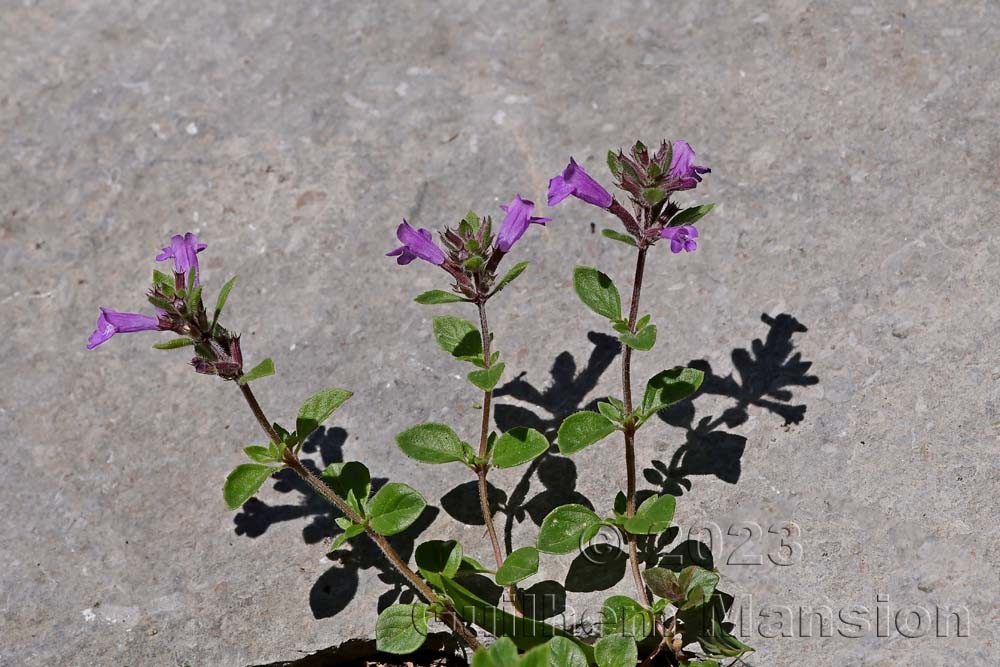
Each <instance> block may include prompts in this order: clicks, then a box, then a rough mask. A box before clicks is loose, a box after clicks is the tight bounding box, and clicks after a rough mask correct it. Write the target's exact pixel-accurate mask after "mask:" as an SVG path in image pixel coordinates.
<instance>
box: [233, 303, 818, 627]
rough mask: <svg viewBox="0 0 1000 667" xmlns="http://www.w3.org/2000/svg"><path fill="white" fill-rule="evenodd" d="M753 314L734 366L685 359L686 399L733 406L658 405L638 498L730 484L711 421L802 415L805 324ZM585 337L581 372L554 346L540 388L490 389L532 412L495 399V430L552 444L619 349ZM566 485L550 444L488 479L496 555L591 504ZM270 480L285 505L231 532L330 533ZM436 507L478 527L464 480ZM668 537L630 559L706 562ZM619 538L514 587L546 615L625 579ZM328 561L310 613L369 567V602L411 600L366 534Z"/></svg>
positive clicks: (313, 445)
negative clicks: (668, 447)
mask: <svg viewBox="0 0 1000 667" xmlns="http://www.w3.org/2000/svg"><path fill="white" fill-rule="evenodd" d="M761 321H762V322H764V323H765V324H766V325H768V327H769V331H768V333H767V335H766V337H765V339H764V340H763V341H761V340H760V339H755V340H753V341H752V342H751V344H750V349H749V350H748V349H743V348H738V349H735V350H733V352H732V353H731V358H732V361H733V366H734V372H732V373H730V374H728V375H726V376H719V375H716V374H715V373H714V371H713V369H712V367H711V365H710V364H709V363H708V362H707V361H704V360H696V361H692V362H690V363H689V364H688V365H689V366H691V367H693V368H698V369H700V370H702V371H703V372H704V373H705V380H704V382H703V384H702V386H701V389H700V390H699V392H698V394H696V395H695V397H693V398H697V396H699V395H702V394H711V395H717V396H724V397H728V398H731V399H733V400H734V401H735V404H734V405H732V406H730V407H728V408H727V409H725V410H724V411H723V412H722V414H721V415H720V416H719V417H712V416H702V417H700V418H699V417H698V415H697V412H696V409H695V405H694V402H693V399H689V400H686V401H683V402H681V403H678V404H676V405H674V406H671V407H670V408H668V409H666V410H663V411H662V412H660V413H659V415H658V416H659V417H660V419H661V420H663V421H664V422H666V423H667V424H670V425H671V426H676V427H678V428H681V429H683V430H684V432H685V441H684V443H683V444H682V445H681V446H680V447H679V448H678V449H677V450H676V451H675V452H674V454H673V456H672V457H671V459H670V463H669V464H666V463H664V462H662V461H659V460H654V461H651V463H650V467H648V468H646V469H645V470H644V471H643V474H644V477H645V479H646V481H647V482H648V483H650V484H651V485H653V486H654V487H657V489H656V491H653V490H649V489H647V490H643V491H640V492H639V497H640V500H641V499H642V498H645V497H648V496H649V495H650V494H652V493H654V492H656V493H670V494H673V495H681V494H682V493H683V492H684V491H686V490H690V488H691V480H690V478H691V477H693V476H697V475H714V476H716V477H718V478H719V479H721V480H723V481H726V482H728V483H730V484H735V483H737V482H738V481H739V479H740V475H741V460H742V457H743V454H744V452H745V449H746V442H747V441H746V438H745V437H743V436H741V435H739V434H737V433H731V432H728V431H723V430H721V427H722V426H725V427H726V428H729V429H733V428H737V427H739V426H740V425H742V424H744V423H745V422H746V421H747V419H749V412H748V409H749V407H750V406H757V407H759V408H762V409H764V410H767V411H769V412H772V413H774V414H777V415H779V416H780V417H782V418H783V419H784V421H785V424H786V425H788V424H797V423H800V422H801V421H802V420H803V419H804V417H805V413H806V405H805V404H793V403H792V399H793V393H792V389H793V388H794V387H806V386H810V385H814V384H816V383H818V382H819V379H818V378H817V377H816V376H815V375H809V374H808V371H809V369H810V368H811V366H812V363H811V362H808V361H803V360H802V358H801V354H800V353H798V352H796V351H795V344H794V341H793V340H792V337H793V335H794V334H796V333H805V332H806V331H807V329H806V327H805V326H803V325H802V324H801V323H800V322H799V321H798V320H797V319H795V318H794V317H793V316H791V315H788V314H781V315H778V316H776V317H770V316H768V315H766V314H765V315H762V316H761ZM588 339H589V340H590V342H591V343H592V344H593V350H592V351H591V353H590V356H589V358H588V360H587V363H586V365H585V366H584V367H583V369H582V370H579V371H578V368H577V364H576V362H575V360H574V359H573V356H572V355H571V354H570V353H569V352H563V353H561V354H559V355H558V356H557V357H556V360H555V362H554V363H553V365H552V368H551V370H550V374H551V378H552V379H551V382H550V383H549V385H548V386H547V387H546V388H545V389H541V390H540V389H538V388H537V387H535V386H534V385H532V384H531V383H529V382H527V381H526V380H525V379H524V377H525V374H521V375H519V376H518V377H516V378H515V379H513V380H511V381H510V382H508V383H506V384H505V385H503V386H502V387H499V388H497V389H496V391H495V392H494V396H496V397H498V398H499V397H504V396H506V397H509V398H513V399H516V400H518V401H520V402H522V403H526V404H528V405H529V406H531V408H535V409H537V410H535V409H529V408H527V407H523V406H521V405H512V404H504V403H499V404H497V405H496V406H495V412H494V418H495V421H496V425H497V427H498V428H499V430H500V431H507V430H510V429H511V428H514V427H517V426H527V427H530V428H534V429H537V430H538V431H540V432H541V433H543V434H544V435H545V436H546V437H547V438H548V439H549V441H550V442H554V440H555V436H556V432H557V431H558V428H559V425H560V424H561V423H562V421H563V420H564V419H565V418H566V417H568V416H569V415H571V414H573V413H574V412H577V411H579V410H587V409H590V410H593V409H596V403H597V401H598V400H600V398H601V397H598V398H593V399H591V400H590V401H587V397H588V395H589V394H590V393H591V392H592V391H593V390H594V389H595V388H596V387H597V384H598V382H599V380H600V378H601V377H602V375H603V374H604V373H605V372H606V371H607V370H608V368H609V367H610V366H611V365H612V363H613V362H614V360H615V357H617V356H618V354H619V353H620V351H621V347H620V344H619V342H618V340H617V339H616V338H613V337H612V336H608V335H605V334H601V333H596V332H590V333H589V334H588ZM346 438H347V433H346V432H345V431H344V430H343V429H340V428H329V429H326V430H322V429H321V430H320V431H317V432H316V433H314V434H313V436H312V437H310V439H309V440H308V441H307V442H306V443H305V445H304V446H303V449H302V451H303V453H305V454H316V455H318V461H314V460H313V459H315V458H316V457H313V459H308V460H304V463H305V465H307V467H309V468H310V469H312V470H313V471H314V472H318V471H319V470H322V469H323V468H325V467H326V466H327V465H329V464H331V463H336V462H340V461H342V460H343V445H344V442H345V441H346ZM533 478H537V480H538V482H539V483H540V484H541V486H542V489H541V490H540V491H538V492H537V493H535V494H534V495H531V490H532V484H531V482H532V479H533ZM386 481H387V480H386V479H384V478H376V479H373V480H372V487H373V492H374V491H377V490H378V489H379V488H380V487H381V486H382V485H384V484H385V483H386ZM576 482H577V472H576V464H575V463H574V462H573V461H572V460H571V459H569V458H566V457H563V456H560V455H559V454H558V452H557V450H556V448H555V446H554V445H553V446H552V447H550V449H549V451H548V452H546V453H545V454H542V455H541V456H539V457H538V458H536V459H535V460H534V461H532V462H531V463H530V464H529V465H528V466H526V467H525V469H524V472H523V474H522V475H521V477H520V479H519V480H518V482H517V483H516V484H515V485H514V488H513V489H512V490H511V491H510V494H509V495H508V494H507V493H505V492H504V491H502V490H500V489H497V488H495V487H493V486H492V485H491V486H490V488H489V496H490V502H491V505H492V507H494V508H495V509H496V510H497V511H498V512H503V513H504V516H505V522H504V530H503V534H504V540H505V548H506V551H507V553H510V552H511V551H512V550H513V545H512V544H511V534H512V532H513V527H514V524H515V522H517V523H520V522H523V521H524V520H526V519H530V520H531V521H532V522H533V523H535V524H536V525H541V522H542V520H543V519H544V518H545V516H546V515H547V514H548V513H549V512H551V511H552V510H553V509H554V508H555V507H558V506H559V505H563V504H567V503H580V504H583V505H586V506H588V507H593V504H592V503H591V502H590V500H589V499H588V498H586V497H585V496H584V495H583V494H581V493H580V492H579V491H577V489H576ZM273 488H274V490H275V491H278V492H279V493H282V494H289V493H295V498H296V501H297V502H294V503H288V504H283V505H269V504H267V503H265V502H263V501H260V500H257V499H252V500H250V501H248V502H247V503H246V504H245V505H244V507H243V509H242V510H241V511H240V512H239V513H237V515H236V517H235V519H234V522H235V524H236V528H235V530H236V533H237V534H238V535H246V536H248V537H252V538H255V537H259V536H260V535H263V534H264V533H265V532H266V531H267V530H268V528H269V527H270V526H272V525H274V524H276V523H280V522H283V521H291V520H298V519H302V518H308V519H310V521H309V523H308V524H306V526H305V527H304V528H303V530H302V536H303V539H304V540H305V541H306V543H308V544H315V543H318V542H320V541H321V540H323V539H325V538H332V537H334V536H336V535H337V534H339V533H340V532H341V529H340V528H339V527H338V526H337V525H336V524H335V523H334V521H333V519H334V517H335V513H334V512H332V511H331V509H330V507H329V505H327V504H326V502H325V501H323V500H321V499H319V498H318V497H316V496H315V494H313V493H312V492H311V490H310V489H308V487H307V486H306V484H305V483H304V482H302V481H301V480H300V478H298V477H297V476H296V475H294V474H292V473H291V472H290V471H287V470H286V471H283V472H281V473H279V474H278V475H276V476H275V482H274V485H273ZM441 506H442V508H444V510H445V511H446V512H447V513H448V514H449V515H451V516H452V517H453V518H455V519H456V520H458V521H460V522H462V523H465V524H468V525H474V526H482V525H483V518H482V516H481V515H480V513H479V502H478V490H477V487H476V483H475V481H470V482H466V483H463V484H459V485H458V486H456V487H455V488H453V489H451V490H450V491H448V492H447V493H446V494H445V495H444V496H443V497H442V498H441ZM438 513H439V510H438V509H437V508H436V507H431V506H428V508H427V509H426V510H425V511H424V513H423V514H422V515H421V517H420V519H419V520H418V521H417V522H416V523H415V524H414V525H412V526H411V527H410V528H409V529H407V530H406V531H404V532H403V533H400V534H399V535H395V536H393V537H391V538H389V540H390V542H391V543H392V544H393V546H394V547H395V548H396V549H397V551H398V552H399V555H400V556H401V557H402V558H404V559H407V560H408V559H410V557H411V556H412V554H413V550H414V540H415V538H416V537H417V536H418V535H419V534H420V533H421V532H422V531H423V530H425V529H426V528H427V527H428V526H429V525H430V524H431V523H433V521H434V519H435V518H436V516H437V515H438ZM678 537H679V534H678V530H677V529H676V528H672V529H671V530H669V531H667V532H665V533H663V534H661V535H659V536H652V537H649V538H645V539H643V540H641V542H640V549H641V554H640V557H641V559H642V561H643V562H644V563H645V564H646V565H647V566H653V565H659V566H661V567H669V568H670V569H681V568H683V567H684V566H686V565H690V564H697V565H701V566H703V567H708V568H712V567H713V563H712V555H711V552H710V550H709V548H708V547H707V546H706V545H704V544H702V543H701V542H697V541H694V540H685V541H682V542H680V543H678V544H673V543H674V541H675V540H676V539H677V538H678ZM612 539H614V538H612ZM671 545H673V546H671ZM621 546H622V545H621V544H615V543H612V542H607V543H601V542H599V541H598V542H592V543H591V544H589V545H588V546H587V547H586V548H585V549H583V550H582V551H581V553H580V554H578V555H577V556H576V558H574V560H573V561H572V563H571V564H570V568H569V572H568V574H567V577H566V580H565V582H564V583H563V584H560V583H558V582H555V581H541V582H538V583H535V584H533V585H532V586H530V587H528V588H525V589H522V590H521V591H520V594H521V596H522V601H523V603H524V607H525V611H526V612H527V615H529V616H532V617H534V618H538V619H544V618H551V617H553V616H558V615H559V614H562V613H563V612H564V611H565V609H566V592H567V591H571V592H592V591H601V590H607V589H610V588H612V587H613V586H615V585H616V584H617V583H618V582H619V581H621V580H622V578H623V577H624V576H625V572H626V569H627V567H626V566H627V558H626V555H625V552H624V551H623V550H622V548H621ZM330 559H331V561H332V562H333V565H332V566H331V567H330V569H329V570H328V571H327V572H325V573H324V574H323V575H322V576H320V578H319V579H318V580H317V581H316V583H315V584H314V585H313V588H312V591H311V593H310V607H311V609H312V611H313V615H314V616H315V617H316V618H329V617H331V616H334V615H336V614H338V613H339V612H341V611H342V610H343V609H344V608H345V607H346V606H347V604H348V603H349V602H350V601H351V599H353V597H354V595H355V594H356V593H357V589H358V581H359V579H358V577H359V572H360V571H361V570H369V569H372V568H376V569H378V571H379V573H378V578H379V580H380V581H382V582H383V583H384V584H386V585H387V586H388V590H386V592H385V593H383V594H382V595H381V596H380V598H379V601H378V608H379V611H381V610H383V609H385V608H386V607H388V606H389V605H391V604H393V603H395V602H397V601H398V602H410V601H413V599H414V595H413V593H412V591H411V590H410V588H409V586H408V585H407V584H406V583H405V581H404V580H403V579H402V577H400V576H399V575H397V574H396V573H395V570H393V569H392V568H391V567H389V564H388V562H387V561H386V560H385V558H384V556H383V555H382V553H381V552H380V551H379V550H378V548H377V547H376V546H375V545H374V544H373V543H372V542H371V541H370V540H366V539H356V540H352V541H351V542H350V548H349V549H342V550H338V551H336V552H334V553H333V554H330ZM477 579H479V580H481V581H479V580H472V581H469V580H466V581H465V582H464V583H465V584H466V585H467V586H468V587H469V588H471V589H473V590H474V592H477V593H478V594H479V595H481V596H482V597H484V598H485V599H487V600H490V601H492V602H494V603H495V602H496V601H497V600H499V598H500V596H501V589H500V588H499V587H497V586H496V585H495V584H494V583H493V582H492V581H491V580H490V579H488V578H486V577H478V578H477Z"/></svg>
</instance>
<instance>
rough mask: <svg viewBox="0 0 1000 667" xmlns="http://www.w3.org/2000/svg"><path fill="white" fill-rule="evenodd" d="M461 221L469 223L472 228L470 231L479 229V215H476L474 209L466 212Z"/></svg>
mask: <svg viewBox="0 0 1000 667" xmlns="http://www.w3.org/2000/svg"><path fill="white" fill-rule="evenodd" d="M463 221H465V222H467V223H469V226H470V227H471V228H472V231H478V230H479V216H478V215H476V212H475V211H469V212H468V213H466V214H465V217H464V218H463Z"/></svg>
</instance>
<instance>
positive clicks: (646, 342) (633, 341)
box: [618, 324, 656, 352]
mask: <svg viewBox="0 0 1000 667" xmlns="http://www.w3.org/2000/svg"><path fill="white" fill-rule="evenodd" d="M618 340H620V341H621V342H622V343H624V344H625V345H628V346H629V347H631V348H632V349H633V350H641V351H643V352H645V351H646V350H651V349H653V346H654V345H656V325H655V324H649V325H647V326H646V327H645V328H643V329H639V330H638V331H637V332H636V333H635V334H630V333H623V334H622V335H620V336H618Z"/></svg>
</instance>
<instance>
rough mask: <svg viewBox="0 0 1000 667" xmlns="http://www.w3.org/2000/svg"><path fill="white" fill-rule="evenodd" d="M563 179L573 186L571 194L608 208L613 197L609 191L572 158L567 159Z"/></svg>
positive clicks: (589, 202)
mask: <svg viewBox="0 0 1000 667" xmlns="http://www.w3.org/2000/svg"><path fill="white" fill-rule="evenodd" d="M562 177H563V180H565V181H566V182H567V183H568V184H569V185H571V186H572V187H573V196H574V197H576V198H577V199H582V200H583V201H585V202H587V203H588V204H593V205H594V206H600V207H601V208H608V207H609V206H611V202H612V201H613V197H612V196H611V193H610V192H608V191H607V190H605V189H604V187H603V186H602V185H601V184H600V183H598V182H597V181H595V180H594V179H593V178H591V177H590V174H588V173H587V171H586V170H585V169H584V168H583V167H581V166H580V165H578V164H577V163H576V160H574V159H573V158H570V159H569V164H568V165H567V166H566V169H565V170H564V171H563V173H562Z"/></svg>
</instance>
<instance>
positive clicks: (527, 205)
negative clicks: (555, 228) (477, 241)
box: [493, 194, 552, 252]
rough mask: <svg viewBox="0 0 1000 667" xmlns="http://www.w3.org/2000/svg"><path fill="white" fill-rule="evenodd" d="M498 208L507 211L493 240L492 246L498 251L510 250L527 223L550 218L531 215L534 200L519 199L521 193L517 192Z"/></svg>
mask: <svg viewBox="0 0 1000 667" xmlns="http://www.w3.org/2000/svg"><path fill="white" fill-rule="evenodd" d="M500 208H501V209H502V210H504V211H505V212H506V213H507V215H505V216H504V219H503V223H502V224H501V225H500V231H499V232H498V233H497V238H496V241H494V242H493V247H495V248H496V249H497V250H499V251H500V252H510V249H511V247H512V246H513V245H514V244H515V243H517V240H518V239H519V238H521V236H523V235H524V232H526V231H527V230H528V225H530V224H532V223H534V224H536V225H544V224H545V223H546V222H550V221H551V220H552V218H539V217H535V216H532V215H531V213H532V211H533V210H534V208H535V202H532V201H528V200H527V199H521V195H519V194H518V195H514V198H513V199H512V200H511V201H510V203H509V204H507V205H506V206H501V207H500Z"/></svg>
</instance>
